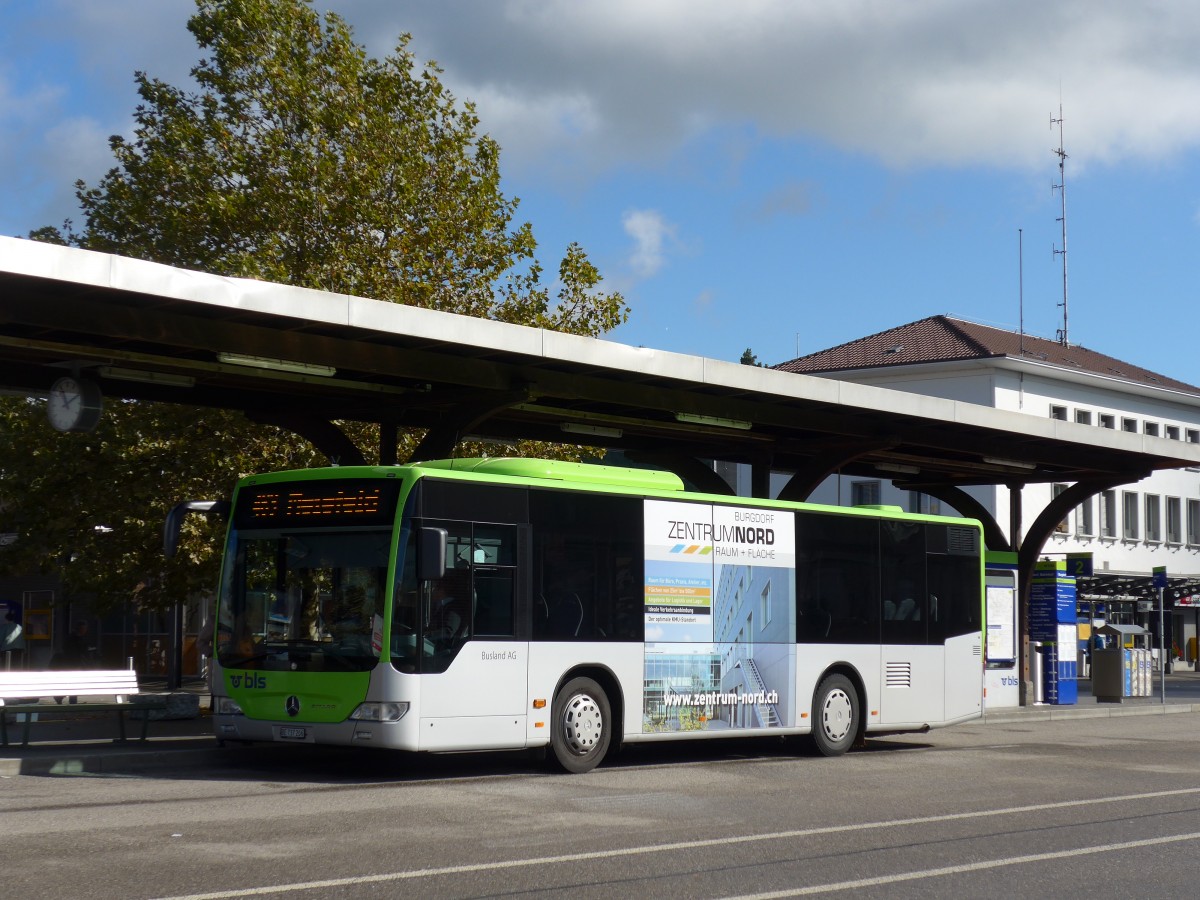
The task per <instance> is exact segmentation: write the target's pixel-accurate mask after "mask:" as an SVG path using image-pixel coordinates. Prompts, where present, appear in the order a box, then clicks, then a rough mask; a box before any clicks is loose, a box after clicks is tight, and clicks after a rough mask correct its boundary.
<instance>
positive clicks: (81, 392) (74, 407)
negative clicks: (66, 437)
mask: <svg viewBox="0 0 1200 900" xmlns="http://www.w3.org/2000/svg"><path fill="white" fill-rule="evenodd" d="M100 410H101V397H100V388H98V387H97V386H96V385H94V384H92V383H91V382H90V381H87V380H85V379H82V378H72V377H66V378H60V379H58V381H56V382H54V386H53V387H52V388H50V398H49V402H48V403H47V404H46V416H47V418H48V419H49V420H50V424H51V425H52V426H53V427H54V428H55V429H56V430H58V431H91V430H92V429H93V428H95V427H96V423H97V422H99V421H100Z"/></svg>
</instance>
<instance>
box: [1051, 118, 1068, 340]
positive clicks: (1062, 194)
mask: <svg viewBox="0 0 1200 900" xmlns="http://www.w3.org/2000/svg"><path fill="white" fill-rule="evenodd" d="M1055 125H1057V126H1058V149H1057V150H1054V151H1052V152H1053V153H1054V155H1055V156H1057V157H1058V184H1053V185H1051V186H1050V190H1051V191H1052V192H1053V191H1058V196H1059V199H1060V200H1061V201H1062V215H1061V216H1060V217H1059V218H1058V220H1057V221H1058V222H1059V223H1060V224H1061V225H1062V249H1061V250H1059V249H1058V248H1057V247H1054V248H1053V249H1054V255H1055V256H1061V257H1062V284H1063V288H1062V303H1060V304H1058V305H1059V306H1061V307H1062V311H1063V323H1062V328H1061V329H1059V332H1058V342H1059V343H1060V344H1062V345H1063V346H1064V347H1067V346H1070V344H1069V343H1068V341H1067V171H1066V169H1067V152H1066V151H1065V150H1064V149H1063V115H1062V104H1061V103H1060V104H1058V118H1057V119H1056V118H1054V114H1053V113H1051V115H1050V127H1051V128H1053V127H1054V126H1055Z"/></svg>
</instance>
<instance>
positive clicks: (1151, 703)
mask: <svg viewBox="0 0 1200 900" xmlns="http://www.w3.org/2000/svg"><path fill="white" fill-rule="evenodd" d="M1078 684H1079V699H1078V702H1077V703H1075V704H1073V705H1070V706H1053V705H1046V704H1037V705H1032V706H1023V707H1015V708H1008V709H993V710H985V712H984V716H983V719H982V721H983V723H984V724H985V725H986V724H999V723H1011V722H1030V723H1032V722H1038V721H1063V720H1066V719H1095V718H1101V717H1115V716H1148V715H1173V714H1188V713H1193V714H1194V713H1200V673H1197V672H1177V673H1174V674H1171V675H1168V676H1167V683H1166V691H1165V702H1164V696H1163V692H1162V691H1161V689H1160V680H1159V677H1158V676H1157V675H1155V677H1154V682H1153V694H1152V696H1150V697H1127V698H1124V699H1123V700H1122V701H1121V702H1119V703H1114V702H1099V701H1097V700H1096V699H1095V698H1094V697H1093V696H1092V695H1091V682H1090V681H1089V680H1086V679H1081V680H1080V681H1079V682H1078ZM150 688H151V689H150V690H149V691H144V693H166V691H165V687H164V689H163V690H160V691H155V690H154V689H153V686H150ZM182 692H188V693H192V694H195V695H197V703H196V704H195V705H196V706H197V707H198V712H197V714H196V715H194V716H191V717H188V718H170V719H161V720H154V719H152V720H151V721H150V723H149V728H148V738H147V740H145V741H141V740H138V739H137V736H138V735H139V734H140V730H141V723H140V722H138V721H134V722H130V721H128V720H127V721H126V724H125V727H126V733H127V734H128V735H129V736H131V738H132V739H131V740H126V741H123V742H122V741H118V740H116V738H117V736H118V733H119V732H118V722H117V718H116V716H115V714H113V713H106V712H97V713H96V714H95V715H83V714H78V713H73V714H71V715H67V716H61V715H59V714H58V711H57V708H56V707H57V705H56V704H54V703H53V702H46V703H44V704H43V705H44V706H45V712H44V713H39V714H38V720H37V721H35V722H32V723H30V731H29V736H30V740H29V743H28V744H27V745H21V744H20V743H19V742H20V740H21V734H22V729H23V725H22V724H21V723H18V722H14V721H13V719H14V717H13V716H11V715H10V717H9V724H8V737H9V741H10V743H9V745H8V746H7V747H0V777H11V776H14V775H55V774H59V775H69V774H83V773H105V772H108V773H113V772H137V771H142V770H147V769H153V768H164V767H166V768H188V767H191V766H203V765H206V764H210V763H212V762H214V761H217V760H219V759H223V757H220V756H218V755H217V754H219V753H220V752H221V751H220V748H219V747H218V745H217V741H216V739H215V737H214V736H213V728H212V719H211V717H210V715H209V695H208V693H207V690H206V688H205V685H204V683H203V682H195V683H192V684H185V685H184V686H183V688H182ZM226 761H227V760H226Z"/></svg>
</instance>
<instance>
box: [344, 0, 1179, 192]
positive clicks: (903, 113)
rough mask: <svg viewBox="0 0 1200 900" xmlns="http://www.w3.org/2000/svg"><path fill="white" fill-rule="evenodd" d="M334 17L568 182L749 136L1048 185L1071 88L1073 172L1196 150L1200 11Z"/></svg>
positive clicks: (864, 6) (609, 3)
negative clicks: (1053, 131) (1004, 171)
mask: <svg viewBox="0 0 1200 900" xmlns="http://www.w3.org/2000/svg"><path fill="white" fill-rule="evenodd" d="M332 5H334V6H336V7H338V8H339V9H341V10H343V11H344V13H345V15H346V17H347V19H348V20H349V21H350V22H351V23H352V24H354V25H355V27H356V33H357V34H358V35H359V37H360V39H364V40H369V41H371V39H374V40H373V41H372V51H373V52H386V50H387V46H386V45H383V44H382V43H380V42H381V41H382V35H387V41H389V42H390V41H391V40H392V39H393V38H394V36H395V35H396V34H397V33H398V32H399V31H401V30H411V31H412V32H413V34H414V42H413V49H414V50H415V51H416V52H417V54H418V57H420V58H425V57H430V56H432V57H435V58H436V59H438V61H439V62H440V63H441V64H442V65H443V66H444V67H445V69H446V80H447V81H448V82H449V83H450V84H452V86H453V87H454V89H455V91H456V93H458V94H459V96H464V97H471V98H474V99H481V98H483V97H485V96H486V97H487V98H488V103H487V104H484V103H482V102H481V103H480V113H481V116H482V118H483V122H484V127H485V128H486V129H487V130H488V131H489V132H490V133H492V134H493V135H495V136H496V137H497V138H498V139H499V140H500V142H501V144H502V145H503V146H504V147H505V148H506V150H508V149H510V148H511V149H513V150H519V153H518V155H519V156H520V157H521V158H522V159H524V158H525V156H526V154H527V153H533V154H534V155H535V156H538V157H539V158H540V161H539V162H538V164H539V165H544V164H545V162H546V160H551V161H553V160H556V159H561V155H560V150H561V149H562V148H563V147H569V148H570V151H571V155H572V157H573V162H574V164H575V165H589V166H598V165H599V166H604V165H612V164H614V163H618V162H622V161H627V160H631V159H632V160H636V161H644V160H647V159H659V158H662V157H663V156H664V155H665V154H666V153H669V152H670V151H671V150H672V149H674V148H675V147H676V146H678V144H679V143H680V142H682V141H685V140H687V139H688V138H690V137H693V136H695V135H697V134H700V133H702V132H704V131H705V130H706V129H708V128H710V127H712V126H714V125H719V124H729V125H736V126H742V125H745V124H747V123H749V124H751V125H752V126H753V127H754V128H756V129H757V131H758V132H759V133H762V134H769V135H774V136H777V137H783V138H815V139H818V140H821V141H825V142H828V143H830V144H832V145H834V146H837V147H839V148H841V149H846V150H852V151H855V152H859V153H863V154H865V155H868V156H871V157H874V158H877V159H879V160H881V161H883V162H885V163H888V164H891V165H895V166H913V165H916V166H923V165H944V164H949V165H990V166H1004V167H1021V168H1040V167H1044V166H1045V162H1046V156H1047V153H1048V152H1049V148H1050V147H1052V146H1054V144H1056V143H1057V141H1056V140H1054V141H1051V137H1052V136H1051V135H1050V133H1049V115H1050V113H1051V112H1053V111H1056V110H1057V108H1058V102H1059V98H1060V90H1061V98H1062V102H1063V104H1064V112H1065V115H1066V126H1067V137H1068V142H1069V145H1070V146H1071V148H1072V159H1073V160H1074V162H1075V164H1077V165H1082V164H1086V163H1087V162H1089V161H1099V162H1115V161H1120V160H1124V159H1131V158H1132V159H1153V158H1161V157H1169V156H1171V155H1174V154H1178V153H1180V152H1183V151H1185V150H1187V149H1189V148H1192V147H1195V146H1197V145H1198V144H1200V116H1197V115H1195V102H1196V101H1195V98H1196V96H1198V95H1200V54H1197V53H1195V50H1194V48H1195V47H1196V46H1198V45H1200V4H1194V3H1188V2H1183V0H1178V2H1174V0H1120V2H1116V0H1099V2H1093V0H1059V2H1055V3H1046V2H1044V0H1010V2H1007V3H995V2H993V0H906V2H904V3H891V2H880V0H812V2H805V3H798V2H795V0H749V2H745V3H738V4H732V3H728V2H727V0H656V2H654V3H646V2H644V0H589V2H580V0H459V2H456V3H454V4H429V3H424V2H418V0H397V2H395V3H389V4H386V5H384V4H379V3H377V2H372V0H341V2H336V0H335V2H333V3H332ZM376 44H379V45H378V46H376ZM500 98H504V102H503V103H501V102H498V101H499V100H500ZM564 109H565V110H571V111H580V110H583V111H586V115H584V116H583V117H582V119H581V118H578V117H576V116H575V115H571V114H567V115H564V114H563V113H562V111H563V110H564ZM556 110H557V112H555V111H556ZM581 123H582V124H581ZM539 149H540V151H542V152H541V153H539ZM526 161H528V160H526Z"/></svg>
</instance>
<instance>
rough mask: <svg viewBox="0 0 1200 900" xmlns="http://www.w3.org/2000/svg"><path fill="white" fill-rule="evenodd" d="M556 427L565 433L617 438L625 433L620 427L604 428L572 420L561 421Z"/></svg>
mask: <svg viewBox="0 0 1200 900" xmlns="http://www.w3.org/2000/svg"><path fill="white" fill-rule="evenodd" d="M558 427H559V428H561V429H562V430H563V431H565V432H566V433H567V434H584V435H587V436H588V437H607V438H619V437H621V435H623V434H624V433H625V432H623V431H622V430H621V429H620V428H605V427H604V426H603V425H577V424H575V423H574V422H563V423H562V424H561V425H559V426H558Z"/></svg>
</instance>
